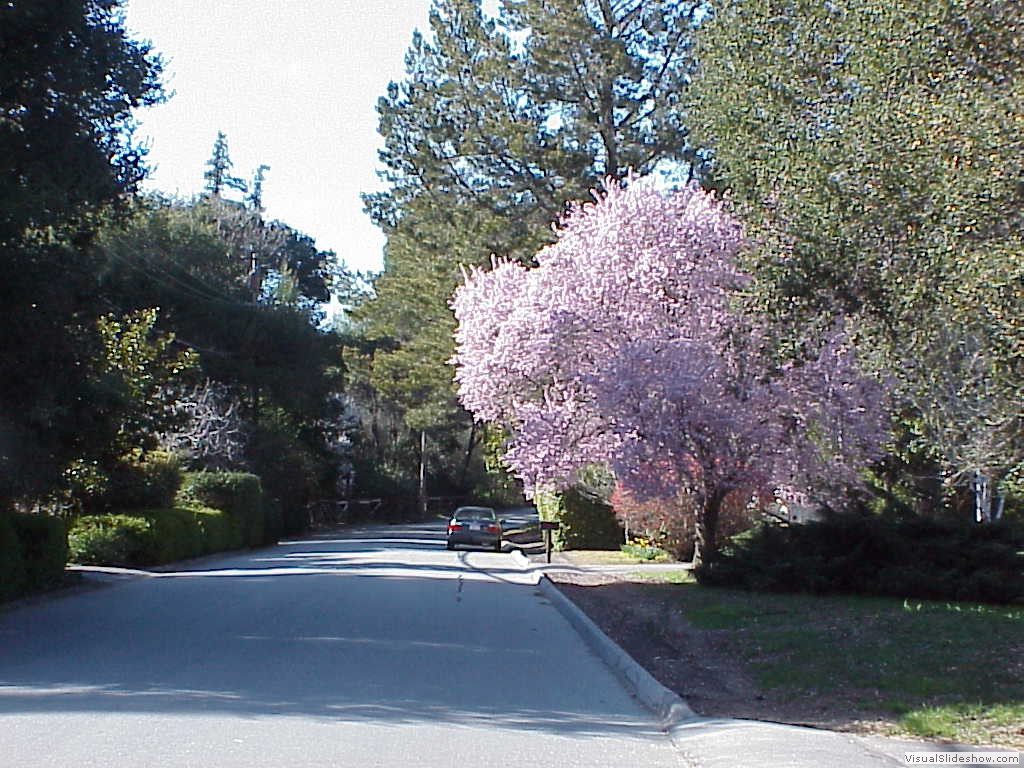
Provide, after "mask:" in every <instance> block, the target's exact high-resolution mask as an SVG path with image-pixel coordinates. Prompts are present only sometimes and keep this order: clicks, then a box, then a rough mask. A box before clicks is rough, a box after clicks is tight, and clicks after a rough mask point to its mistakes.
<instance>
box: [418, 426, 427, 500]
mask: <svg viewBox="0 0 1024 768" xmlns="http://www.w3.org/2000/svg"><path fill="white" fill-rule="evenodd" d="M419 507H420V516H421V517H422V518H423V519H426V517H427V431H426V430H425V429H421V430H420V492H419Z"/></svg>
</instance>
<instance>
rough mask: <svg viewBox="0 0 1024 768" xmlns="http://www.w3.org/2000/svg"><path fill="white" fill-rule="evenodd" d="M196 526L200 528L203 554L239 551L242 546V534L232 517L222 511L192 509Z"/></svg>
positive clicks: (202, 508) (203, 508) (205, 508)
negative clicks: (230, 550)
mask: <svg viewBox="0 0 1024 768" xmlns="http://www.w3.org/2000/svg"><path fill="white" fill-rule="evenodd" d="M188 511H189V512H191V513H192V516H193V519H194V520H195V521H196V525H197V526H198V527H199V531H200V534H201V540H202V554H204V555H208V554H211V553H213V552H224V551H225V550H228V549H238V547H240V546H241V534H240V533H239V531H238V527H237V526H236V525H235V523H234V520H232V518H231V515H229V514H228V513H227V512H225V511H224V510H222V509H211V508H210V507H191V508H189V510H188Z"/></svg>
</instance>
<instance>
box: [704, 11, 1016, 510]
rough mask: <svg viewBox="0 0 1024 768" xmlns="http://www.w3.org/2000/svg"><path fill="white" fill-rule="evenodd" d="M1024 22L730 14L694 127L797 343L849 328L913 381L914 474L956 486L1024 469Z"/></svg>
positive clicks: (901, 379) (986, 16) (909, 427)
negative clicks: (807, 330) (820, 328)
mask: <svg viewBox="0 0 1024 768" xmlns="http://www.w3.org/2000/svg"><path fill="white" fill-rule="evenodd" d="M1020 11H1021V8H1020V4H1019V3H1017V2H1004V1H1003V0H941V2H930V1H928V0H913V2H906V3H900V4H898V5H897V4H891V3H885V2H881V1H880V0H856V1H855V2H847V3H816V2H810V1H809V0H808V1H806V2H805V1H804V0H726V1H725V2H721V3H717V4H716V5H715V9H714V15H713V17H712V18H711V19H710V20H708V21H707V22H706V23H705V24H704V25H703V27H702V30H701V33H700V38H699V44H698V48H697V55H698V58H699V60H700V62H701V72H700V75H699V77H698V78H696V80H695V82H694V86H693V87H692V89H691V100H690V113H691V114H690V120H691V125H692V128H693V130H694V132H695V134H696V136H697V139H698V140H699V141H701V142H702V143H705V144H707V145H709V146H710V147H711V150H712V153H713V175H714V177H715V178H716V180H717V183H719V184H720V185H721V186H723V187H726V188H728V189H729V190H730V191H731V195H732V199H733V200H734V201H735V203H736V205H737V206H738V207H739V208H740V209H741V210H742V212H743V213H744V215H745V217H746V219H747V221H748V224H749V227H750V235H751V240H752V242H753V243H754V244H755V245H756V247H755V248H752V249H751V252H750V261H751V268H752V269H753V271H754V272H755V273H756V274H757V277H758V281H757V286H758V287H759V292H758V296H757V299H758V306H759V308H760V309H761V310H763V311H766V312H769V313H771V314H772V315H773V316H774V317H776V318H777V319H778V321H779V327H780V333H782V334H783V335H786V330H784V329H788V335H789V336H790V337H791V340H792V341H793V342H799V339H798V338H793V337H794V336H796V335H797V332H796V331H795V329H796V328H799V327H800V326H801V325H803V324H804V323H806V322H807V321H808V320H811V321H812V322H814V321H817V322H818V323H819V324H820V325H827V324H829V323H831V322H832V320H833V318H834V316H836V315H843V316H846V317H847V318H848V321H849V322H850V323H851V324H852V325H854V326H856V328H857V329H858V333H859V335H860V337H861V339H862V347H863V353H864V354H863V357H865V358H867V359H871V360H873V362H874V364H875V365H876V366H877V367H878V368H879V369H880V370H883V371H888V372H890V373H891V375H892V376H893V377H894V379H895V383H896V384H897V389H898V392H899V395H900V398H899V399H900V414H901V418H902V420H903V425H904V432H905V434H904V435H902V436H901V437H900V440H899V443H900V444H901V445H902V446H904V449H905V452H904V455H905V460H906V461H907V462H909V465H908V466H905V467H904V469H903V471H904V472H905V473H906V474H907V475H909V474H915V475H921V474H930V475H932V478H931V479H930V480H945V481H946V482H947V487H948V484H951V483H955V482H960V483H966V482H967V481H969V480H970V479H972V478H973V477H975V476H976V475H982V476H985V477H988V478H990V479H999V478H1008V477H1012V476H1014V475H1015V474H1016V475H1017V476H1019V475H1020V469H1019V468H1020V467H1021V466H1022V462H1024V429H1022V424H1021V409H1020V392H1021V391H1022V388H1024V326H1022V325H1021V322H1020V318H1021V317H1022V316H1024V266H1022V265H1024V259H1022V254H1024V250H1022V241H1021V234H1020V233H1021V231H1022V226H1024V213H1022V212H1024V185H1022V184H1021V179H1022V178H1024V176H1022V174H1024V166H1022V158H1024V138H1022V137H1024V87H1022V74H1024V65H1022V61H1024V42H1022V41H1024V27H1022V19H1024V16H1022V15H1021V12H1020ZM924 487H929V488H936V487H938V483H936V482H931V481H929V482H927V483H925V484H924ZM920 493H924V489H923V488H922V489H920ZM920 501H921V502H922V503H923V505H924V506H926V507H927V506H933V505H934V501H935V499H934V498H932V499H927V498H921V499H920Z"/></svg>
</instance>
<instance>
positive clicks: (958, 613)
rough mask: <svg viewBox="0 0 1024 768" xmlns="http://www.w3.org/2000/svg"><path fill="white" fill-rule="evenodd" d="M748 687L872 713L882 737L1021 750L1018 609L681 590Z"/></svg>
mask: <svg viewBox="0 0 1024 768" xmlns="http://www.w3.org/2000/svg"><path fill="white" fill-rule="evenodd" d="M675 598H676V599H677V600H678V602H679V604H680V607H681V608H682V610H683V612H684V614H685V615H686V616H687V619H688V620H689V621H690V622H691V623H692V624H694V625H695V626H698V627H702V628H705V629H710V630H716V631H717V633H718V634H719V635H720V638H721V640H722V641H723V642H724V643H725V644H726V646H727V647H728V648H729V649H730V650H731V651H732V652H734V653H735V654H738V655H739V657H740V658H741V659H742V660H743V662H744V663H745V665H746V666H747V668H748V670H749V671H750V672H751V673H752V674H753V676H754V678H755V679H756V681H757V682H758V684H759V685H760V686H761V687H762V688H763V689H764V690H765V691H767V692H772V694H773V695H779V696H786V697H792V696H808V697H818V698H819V699H820V698H822V697H824V698H825V699H829V700H835V701H845V702H849V703H850V704H851V706H853V707H854V708H857V707H862V708H864V709H867V710H873V711H877V712H882V713H883V714H884V715H886V717H887V719H889V720H890V721H891V722H892V723H893V729H894V732H896V733H900V734H903V735H911V736H919V737H924V738H945V739H954V740H960V741H965V742H969V743H999V744H1010V745H1014V746H1018V747H1019V746H1022V745H1024V608H1016V607H1006V606H1002V607H1000V606H992V605H981V604H969V603H946V602H925V601H907V600H900V599H889V598H860V597H817V596H810V595H796V594H766V593H756V592H746V591H735V590H728V589H719V588H710V587H702V586H698V585H695V584H690V585H684V586H682V587H681V588H680V589H679V590H678V591H677V594H676V595H675Z"/></svg>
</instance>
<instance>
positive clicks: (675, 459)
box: [452, 178, 885, 500]
mask: <svg viewBox="0 0 1024 768" xmlns="http://www.w3.org/2000/svg"><path fill="white" fill-rule="evenodd" d="M557 236H558V237H557V241H556V242H555V243H554V244H552V245H550V246H548V247H546V248H544V249H543V250H542V251H541V252H540V253H539V254H538V256H537V266H536V267H534V268H526V267H523V266H522V265H520V264H516V263H511V262H504V261H495V262H494V263H493V264H492V267H491V268H490V269H487V270H485V269H480V268H475V269H472V270H469V271H468V272H467V273H466V277H465V282H464V284H463V285H462V286H460V287H459V289H458V290H457V291H456V294H455V297H454V298H453V300H452V307H453V309H454V311H455V316H456V319H457V320H458V328H457V330H456V354H455V357H454V359H453V362H454V363H455V364H456V366H457V368H456V380H457V382H458V385H459V396H460V398H461V400H462V402H463V404H464V405H465V406H466V408H468V409H469V410H470V411H471V412H472V413H473V414H474V415H475V416H476V417H477V418H478V419H482V420H486V421H494V422H499V423H501V424H503V425H504V426H505V427H506V428H507V429H508V430H509V432H510V434H511V438H510V441H509V445H508V452H507V454H506V461H507V462H508V464H509V465H510V466H511V467H512V468H513V470H514V471H515V472H516V473H517V474H518V475H519V476H520V477H521V478H522V479H523V481H524V483H525V485H526V488H527V491H528V493H533V492H534V491H535V490H536V489H539V488H546V487H560V486H563V487H564V486H565V485H567V484H571V483H572V482H573V478H574V474H575V472H576V471H577V470H579V469H580V468H581V467H583V466H586V465H588V464H593V463H602V464H605V465H607V466H609V467H610V468H611V469H612V470H613V471H614V472H615V474H616V476H617V478H618V480H619V482H620V483H621V484H622V485H623V486H624V487H625V488H626V489H628V491H629V492H630V493H633V494H635V495H636V497H637V498H639V499H643V498H654V497H660V498H675V497H678V495H679V494H680V493H683V492H685V493H696V494H697V495H698V497H700V498H711V497H718V498H719V500H720V499H721V498H722V497H724V496H725V495H726V494H728V493H730V492H731V491H733V490H735V489H737V488H752V487H758V488H760V487H766V486H768V485H779V484H783V483H788V484H791V485H794V486H796V487H804V486H806V485H807V484H808V483H812V482H813V483H817V484H818V486H819V487H821V488H825V487H827V486H828V485H829V483H832V481H833V480H838V481H839V482H838V483H832V484H833V485H837V486H838V485H842V486H844V487H845V486H846V485H848V484H849V483H850V482H853V479H854V478H855V477H856V469H857V468H858V467H859V466H861V465H862V464H863V463H864V462H865V461H868V460H870V459H871V458H872V457H874V456H875V455H877V451H878V449H879V446H880V444H881V441H882V439H883V437H884V434H885V432H884V427H883V419H882V413H883V411H882V408H881V404H882V396H881V390H880V388H879V386H878V385H877V383H875V382H874V381H872V380H870V379H868V378H866V377H864V376H862V375H861V374H860V373H859V372H858V371H857V368H856V365H855V361H854V359H853V355H852V352H851V351H850V349H849V347H848V345H846V344H845V343H844V341H843V339H844V337H843V333H842V331H841V329H839V328H837V329H836V330H835V331H833V332H832V333H831V334H829V335H828V336H827V338H824V339H822V340H821V342H820V343H819V344H818V345H817V347H818V350H819V351H820V355H818V356H811V359H808V360H806V361H800V362H799V363H798V364H790V365H788V366H785V367H779V366H775V367H772V366H770V365H769V364H768V363H767V362H765V356H764V355H762V354H761V353H762V347H763V336H764V334H765V333H766V331H764V330H762V329H760V328H758V327H756V326H755V325H754V324H753V323H752V322H751V320H750V318H741V317H740V315H738V314H737V313H736V312H734V311H733V309H732V304H733V302H734V300H735V295H736V292H737V291H738V290H741V289H742V288H743V287H744V286H745V285H747V284H748V283H749V280H750V278H749V277H748V276H747V275H745V274H744V273H743V272H742V271H741V270H740V269H739V267H738V266H737V261H736V256H737V253H738V251H739V249H740V248H741V247H742V245H743V234H742V230H741V227H740V225H739V223H738V222H737V221H736V219H735V218H734V217H732V216H731V215H730V214H729V213H728V212H727V211H726V210H725V208H724V207H723V204H722V202H721V201H720V200H719V199H717V198H716V197H715V196H714V195H712V194H710V193H707V192H705V191H703V190H701V189H699V188H698V187H695V186H694V187H689V188H686V189H683V190H681V191H676V192H670V193H665V192H662V191H659V190H658V189H657V187H656V185H655V184H654V182H653V181H652V180H650V179H637V178H630V179H627V180H626V181H625V182H623V183H621V184H620V183H617V182H609V184H608V185H607V189H606V191H604V192H601V193H597V194H596V195H595V202H593V203H589V204H581V205H577V206H575V207H574V208H573V209H572V210H571V211H570V212H569V213H568V214H567V216H566V217H565V218H564V219H563V220H562V222H561V223H560V226H559V228H558V230H557ZM826 480H827V481H828V482H825V481H826Z"/></svg>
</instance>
